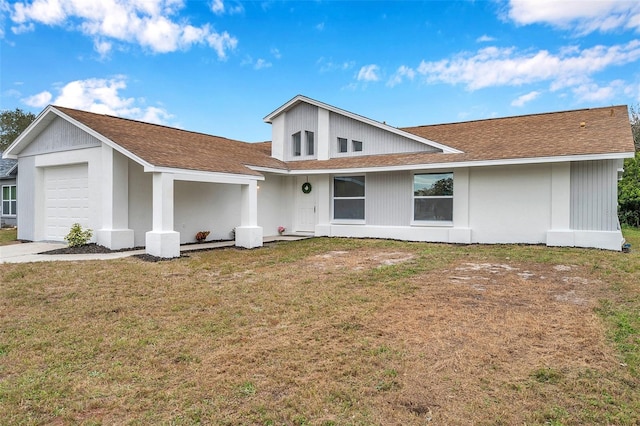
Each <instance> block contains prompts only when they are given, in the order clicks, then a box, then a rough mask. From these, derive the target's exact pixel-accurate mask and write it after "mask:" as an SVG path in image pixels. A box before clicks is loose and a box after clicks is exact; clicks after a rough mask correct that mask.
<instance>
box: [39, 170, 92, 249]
mask: <svg viewBox="0 0 640 426" xmlns="http://www.w3.org/2000/svg"><path fill="white" fill-rule="evenodd" d="M44 179H45V233H46V239H48V240H54V241H62V240H63V239H64V237H65V236H66V235H67V233H68V232H69V229H70V228H71V225H73V224H74V223H76V222H77V223H80V224H81V225H82V226H83V227H87V226H88V223H89V179H88V168H87V164H74V165H71V166H62V167H49V168H46V169H45V173H44Z"/></svg>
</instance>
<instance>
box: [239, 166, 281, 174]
mask: <svg viewBox="0 0 640 426" xmlns="http://www.w3.org/2000/svg"><path fill="white" fill-rule="evenodd" d="M245 167H246V168H248V169H251V170H254V171H256V172H261V173H274V174H280V175H288V174H290V171H289V170H288V169H274V168H272V167H260V166H247V165H245Z"/></svg>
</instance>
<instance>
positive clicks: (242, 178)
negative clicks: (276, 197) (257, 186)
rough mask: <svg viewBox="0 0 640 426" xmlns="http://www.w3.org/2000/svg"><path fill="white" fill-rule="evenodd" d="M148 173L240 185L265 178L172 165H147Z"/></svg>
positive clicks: (175, 178)
mask: <svg viewBox="0 0 640 426" xmlns="http://www.w3.org/2000/svg"><path fill="white" fill-rule="evenodd" d="M144 171H145V172H146V173H168V174H171V175H173V178H174V180H184V181H189V182H207V183H229V184H238V185H247V184H249V182H251V181H253V180H255V181H259V180H264V176H254V175H239V174H234V173H219V172H205V171H198V170H188V169H174V168H171V167H154V166H150V167H145V168H144Z"/></svg>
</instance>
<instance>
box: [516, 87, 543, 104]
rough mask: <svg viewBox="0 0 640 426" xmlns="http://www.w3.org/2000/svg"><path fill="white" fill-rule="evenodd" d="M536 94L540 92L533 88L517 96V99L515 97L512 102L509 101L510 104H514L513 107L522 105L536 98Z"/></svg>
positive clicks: (538, 94)
mask: <svg viewBox="0 0 640 426" xmlns="http://www.w3.org/2000/svg"><path fill="white" fill-rule="evenodd" d="M538 96H540V92H538V91H537V90H534V91H533V92H529V93H527V94H526V95H522V96H520V97H518V99H515V100H514V101H513V102H511V106H515V107H521V106H524V104H526V103H528V102H531V101H532V100H534V99H536V98H537V97H538Z"/></svg>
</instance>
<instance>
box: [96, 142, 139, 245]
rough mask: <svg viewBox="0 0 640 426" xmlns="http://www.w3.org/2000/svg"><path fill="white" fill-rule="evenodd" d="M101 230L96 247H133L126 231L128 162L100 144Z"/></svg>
mask: <svg viewBox="0 0 640 426" xmlns="http://www.w3.org/2000/svg"><path fill="white" fill-rule="evenodd" d="M101 158H102V173H101V178H102V183H101V186H102V188H101V189H102V191H101V192H102V208H101V211H102V228H101V229H99V230H98V231H96V240H97V243H98V244H99V245H101V246H104V247H107V248H110V249H112V250H118V249H122V248H130V247H133V245H134V239H133V229H129V162H128V160H127V158H126V157H125V156H124V155H121V154H120V153H118V152H115V151H114V150H113V148H111V147H110V146H108V145H106V144H102V152H101Z"/></svg>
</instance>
